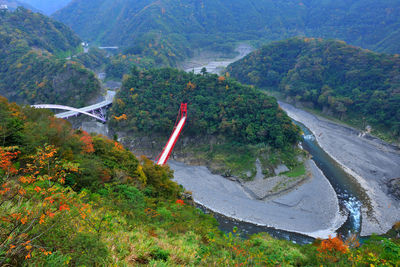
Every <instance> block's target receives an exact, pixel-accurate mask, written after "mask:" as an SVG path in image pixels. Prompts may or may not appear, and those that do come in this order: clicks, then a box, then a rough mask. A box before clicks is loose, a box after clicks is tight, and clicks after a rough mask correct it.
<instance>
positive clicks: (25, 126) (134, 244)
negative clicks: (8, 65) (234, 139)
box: [0, 98, 400, 266]
mask: <svg viewBox="0 0 400 267" xmlns="http://www.w3.org/2000/svg"><path fill="white" fill-rule="evenodd" d="M0 141H1V143H0V264H1V265H32V266H55V265H59V266H69V265H72V266H128V265H146V264H147V265H155V266H181V265H189V266H190V265H201V266H210V265H211V266H228V265H229V266H234V265H250V266H276V265H285V266H299V265H304V266H306V265H307V266H320V265H324V266H333V265H336V266H352V265H355V266H358V265H359V266H364V265H371V264H373V265H375V266H377V265H383V266H397V265H398V264H399V262H400V258H399V251H400V244H399V240H398V239H396V238H392V239H387V238H383V237H372V238H370V239H369V240H367V241H366V242H365V244H364V245H362V246H359V244H358V241H357V240H356V239H354V238H350V239H348V240H347V241H346V242H343V241H341V240H340V239H339V238H330V239H327V240H322V241H321V240H317V241H316V242H315V243H314V244H310V245H303V246H301V245H297V244H293V243H291V242H289V241H284V240H276V239H273V238H271V237H270V236H268V235H267V234H258V235H253V236H251V237H249V238H248V239H242V238H240V237H239V235H238V234H239V233H238V232H237V229H233V233H223V232H221V231H219V230H218V228H217V224H216V221H215V219H213V218H212V217H211V216H210V215H205V214H204V213H203V212H201V211H200V210H199V209H196V208H194V207H193V206H191V205H190V200H185V199H180V198H181V193H182V188H181V187H179V186H178V185H177V184H176V183H174V182H173V181H171V178H172V171H171V170H170V169H169V168H168V167H161V166H155V165H154V163H153V162H151V161H150V160H148V159H146V158H142V159H137V158H136V157H135V156H134V155H133V154H131V153H130V152H129V151H127V150H125V149H124V148H123V147H122V145H121V144H119V143H117V142H115V141H111V140H108V139H106V138H105V137H101V136H98V135H89V134H87V133H85V132H82V131H79V130H73V129H72V128H71V127H70V125H69V124H68V123H67V122H66V121H63V120H60V119H56V118H54V117H52V114H51V113H50V112H48V111H44V110H35V109H31V108H29V107H24V108H21V107H19V106H17V105H16V104H10V103H8V102H7V100H6V99H5V98H0ZM399 231H400V227H399V225H397V226H395V227H394V228H393V230H392V231H391V233H390V234H391V235H393V236H396V235H398V233H399Z"/></svg>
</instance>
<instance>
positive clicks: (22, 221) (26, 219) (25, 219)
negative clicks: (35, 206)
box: [21, 216, 28, 224]
mask: <svg viewBox="0 0 400 267" xmlns="http://www.w3.org/2000/svg"><path fill="white" fill-rule="evenodd" d="M27 221H28V217H27V216H25V217H23V218H22V219H21V223H22V224H26V222H27Z"/></svg>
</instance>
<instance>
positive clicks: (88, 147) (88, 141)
mask: <svg viewBox="0 0 400 267" xmlns="http://www.w3.org/2000/svg"><path fill="white" fill-rule="evenodd" d="M80 140H81V141H82V142H83V143H84V147H83V152H84V153H93V152H94V147H93V140H92V137H91V136H90V134H88V133H87V132H85V131H83V132H82V136H81V138H80Z"/></svg>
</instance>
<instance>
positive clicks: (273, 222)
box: [169, 160, 346, 238]
mask: <svg viewBox="0 0 400 267" xmlns="http://www.w3.org/2000/svg"><path fill="white" fill-rule="evenodd" d="M169 165H170V167H171V168H172V169H173V170H174V177H175V181H176V182H178V183H179V184H181V185H183V186H184V187H185V188H186V189H187V190H190V191H192V193H193V198H194V200H195V201H196V202H197V203H199V204H201V205H202V206H204V207H206V208H208V209H210V210H212V211H214V212H217V213H220V214H224V215H226V216H228V217H231V218H234V219H237V220H241V221H245V222H250V223H253V224H256V225H263V226H268V227H274V228H277V229H282V230H286V231H290V232H296V233H301V234H305V235H308V236H312V237H321V238H327V237H328V236H329V235H334V234H335V231H336V230H337V229H338V228H339V227H340V226H341V225H342V224H343V223H344V221H345V220H346V216H344V215H343V214H341V213H340V211H339V203H338V199H337V196H336V193H335V191H334V190H333V188H332V186H331V185H330V184H329V182H328V180H327V179H326V177H325V176H324V175H323V174H322V172H321V171H320V170H319V169H318V167H317V166H316V165H315V163H314V162H313V161H312V160H308V161H307V166H308V169H309V171H310V177H309V179H307V180H305V181H304V182H303V183H302V184H301V185H298V186H294V187H293V188H292V189H291V191H289V192H285V194H283V195H275V196H273V197H270V198H266V199H258V198H257V197H255V196H254V195H253V194H250V193H249V192H248V190H246V188H245V186H243V185H242V184H240V183H238V182H237V181H232V180H230V179H226V178H224V177H222V176H220V175H214V174H212V173H211V172H210V171H209V170H208V169H207V168H206V167H201V166H189V165H185V164H184V163H180V162H176V161H170V162H169Z"/></svg>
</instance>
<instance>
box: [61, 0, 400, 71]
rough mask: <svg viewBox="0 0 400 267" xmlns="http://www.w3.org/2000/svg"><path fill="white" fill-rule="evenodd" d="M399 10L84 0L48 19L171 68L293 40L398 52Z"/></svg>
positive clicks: (315, 0)
mask: <svg viewBox="0 0 400 267" xmlns="http://www.w3.org/2000/svg"><path fill="white" fill-rule="evenodd" d="M399 9H400V3H399V2H398V1H396V0H382V1H376V0H350V1H349V0H325V1H320V0H304V1H295V0H290V1H287V0H285V1H283V0H278V1H277V0H202V1H176V0H159V1H156V0H123V1H114V0H86V1H73V2H72V3H71V4H70V5H68V6H67V7H65V8H63V9H62V10H60V11H58V12H56V13H55V14H54V15H53V17H54V18H56V19H57V20H59V21H62V22H64V23H65V24H67V25H69V26H70V27H71V28H72V29H73V30H74V31H75V32H77V33H78V34H79V35H80V36H81V37H82V38H83V39H85V40H88V41H90V42H91V43H97V44H101V45H118V46H120V47H123V48H127V51H129V53H124V54H131V55H136V56H140V57H148V58H151V59H152V60H154V61H155V63H156V64H157V65H158V66H160V65H161V66H175V65H176V64H177V63H179V62H181V61H182V60H183V59H184V58H187V57H190V56H192V55H193V52H194V51H195V50H209V51H214V52H217V51H220V52H223V53H225V54H228V53H230V52H232V51H233V48H234V44H235V43H237V42H238V41H252V43H253V44H255V45H259V44H261V43H265V42H270V41H274V40H281V39H284V38H288V37H294V36H298V35H304V36H312V37H322V38H338V39H342V40H345V41H346V42H348V43H350V44H352V45H358V46H361V47H363V48H368V49H371V50H376V51H385V52H390V53H396V52H400V46H399V44H400V42H399V36H400V35H399V29H398V24H399V18H400V16H398V14H399ZM244 11H245V12H244ZM377 22H379V23H377ZM371 29H373V30H371Z"/></svg>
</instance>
